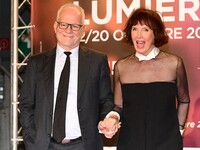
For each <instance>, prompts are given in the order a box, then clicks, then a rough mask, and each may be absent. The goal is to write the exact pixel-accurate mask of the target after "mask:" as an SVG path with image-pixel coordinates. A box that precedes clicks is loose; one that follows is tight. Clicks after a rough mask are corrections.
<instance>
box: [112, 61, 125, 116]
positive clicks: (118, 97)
mask: <svg viewBox="0 0 200 150" xmlns="http://www.w3.org/2000/svg"><path fill="white" fill-rule="evenodd" d="M113 79H114V82H113V83H114V102H115V107H114V111H116V112H118V113H119V115H120V116H121V113H122V102H123V100H122V90H121V82H120V75H119V70H118V68H117V63H116V64H115V66H114V78H113Z"/></svg>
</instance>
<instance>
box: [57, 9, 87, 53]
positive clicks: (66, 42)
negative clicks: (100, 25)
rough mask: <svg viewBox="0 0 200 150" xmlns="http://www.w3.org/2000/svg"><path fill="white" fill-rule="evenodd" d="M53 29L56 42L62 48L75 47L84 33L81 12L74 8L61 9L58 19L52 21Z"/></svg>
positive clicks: (69, 48)
mask: <svg viewBox="0 0 200 150" xmlns="http://www.w3.org/2000/svg"><path fill="white" fill-rule="evenodd" d="M54 31H55V34H56V38H57V42H58V44H59V45H60V46H61V47H62V48H63V49H65V50H71V49H73V48H75V47H77V46H78V45H79V44H80V40H81V37H82V36H83V34H84V26H83V23H82V18H81V14H80V13H79V12H78V10H76V9H74V8H68V9H64V10H62V11H61V13H60V16H59V19H58V20H57V21H55V23H54Z"/></svg>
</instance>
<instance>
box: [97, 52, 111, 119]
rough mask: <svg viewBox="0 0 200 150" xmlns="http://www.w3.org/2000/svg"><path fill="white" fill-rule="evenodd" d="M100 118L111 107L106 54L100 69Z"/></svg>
mask: <svg viewBox="0 0 200 150" xmlns="http://www.w3.org/2000/svg"><path fill="white" fill-rule="evenodd" d="M99 83H100V88H99V90H100V119H101V120H102V119H104V118H105V116H106V115H107V114H108V113H109V112H110V111H111V110H112V109H113V105H114V102H113V93H112V89H111V75H110V68H109V65H108V59H107V56H106V55H104V57H103V60H102V63H101V70H100V81H99Z"/></svg>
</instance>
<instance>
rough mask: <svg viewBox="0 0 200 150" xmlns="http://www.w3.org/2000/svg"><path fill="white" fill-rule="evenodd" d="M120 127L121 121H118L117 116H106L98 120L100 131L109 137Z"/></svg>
mask: <svg viewBox="0 0 200 150" xmlns="http://www.w3.org/2000/svg"><path fill="white" fill-rule="evenodd" d="M120 127H121V122H119V120H118V118H117V117H112V116H109V117H106V118H105V119H104V120H103V121H100V122H99V124H98V128H99V130H100V132H101V133H103V134H104V136H105V137H106V138H109V139H111V138H112V137H113V136H114V135H115V133H116V132H117V131H118V129H119V128H120Z"/></svg>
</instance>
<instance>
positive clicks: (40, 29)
mask: <svg viewBox="0 0 200 150" xmlns="http://www.w3.org/2000/svg"><path fill="white" fill-rule="evenodd" d="M66 2H74V3H76V4H78V5H80V6H82V7H83V8H84V9H85V13H86V19H85V24H86V33H85V35H84V36H83V39H82V42H81V43H82V44H83V45H85V46H88V47H91V48H93V49H96V50H99V51H102V52H104V53H106V54H107V55H108V58H109V64H110V69H111V71H112V69H113V65H114V63H115V62H116V61H117V60H118V59H119V58H121V57H124V56H127V55H129V54H131V53H132V50H133V47H131V46H128V45H126V44H124V43H122V42H120V40H121V38H122V36H123V32H122V30H123V28H124V25H125V22H126V21H127V19H128V17H129V16H130V14H131V12H132V11H133V10H134V9H136V8H139V7H146V8H150V9H152V10H157V11H159V12H160V13H161V14H162V19H163V20H164V22H165V26H166V30H167V32H168V34H169V37H170V40H169V43H168V44H167V45H165V46H163V47H162V49H164V50H168V51H169V52H171V53H174V54H177V55H179V56H180V57H182V58H183V60H184V63H185V67H186V71H187V76H188V82H189V91H190V97H191V104H190V110H189V116H188V120H187V123H186V131H185V133H184V147H194V148H198V147H199V148H200V76H199V75H200V0H155V1H153V0H84V1H83V0H79V1H72V0H42V1H41V0H34V1H32V4H31V23H32V24H33V25H35V28H34V29H32V32H31V33H32V34H31V41H32V42H31V43H32V48H33V52H34V54H36V53H40V52H43V51H47V50H50V49H52V48H53V47H55V45H56V41H55V35H54V31H53V23H54V21H55V18H56V12H57V9H58V8H59V7H60V6H61V5H62V4H64V3H66ZM116 139H117V138H115V139H114V142H112V143H111V144H110V146H112V145H114V144H115V143H116V141H115V140H116ZM108 145H109V143H108Z"/></svg>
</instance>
